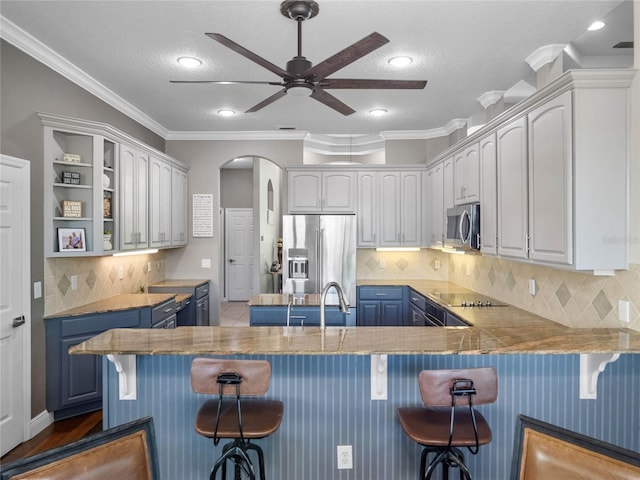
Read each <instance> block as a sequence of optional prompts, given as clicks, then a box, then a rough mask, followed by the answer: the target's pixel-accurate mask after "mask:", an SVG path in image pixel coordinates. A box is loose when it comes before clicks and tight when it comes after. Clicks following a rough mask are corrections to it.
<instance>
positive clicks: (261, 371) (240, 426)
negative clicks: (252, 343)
mask: <svg viewBox="0 0 640 480" xmlns="http://www.w3.org/2000/svg"><path fill="white" fill-rule="evenodd" d="M270 378H271V364H270V363H269V362H268V361H266V360H233V359H215V358H196V359H194V360H193V362H192V364H191V388H192V389H193V391H194V392H196V393H206V394H214V395H215V394H217V396H218V398H215V399H209V400H207V401H206V402H204V404H203V405H202V406H201V407H200V409H199V410H198V413H197V416H196V422H195V430H196V432H197V433H198V434H200V435H202V436H204V437H207V438H211V439H213V443H214V445H218V442H219V441H220V439H221V438H224V439H231V440H233V441H232V442H229V443H227V444H226V445H224V447H223V449H222V455H221V456H220V457H219V458H218V459H217V461H216V463H215V465H214V466H213V468H212V469H211V475H210V479H211V480H213V479H215V476H216V473H217V471H218V469H219V468H221V469H222V470H221V473H222V478H223V479H226V464H227V461H228V460H229V461H232V462H233V465H234V469H235V478H236V479H240V478H242V477H241V476H242V473H244V474H245V475H246V476H247V477H248V478H250V479H252V480H253V479H255V478H256V474H255V469H254V467H253V462H252V461H251V459H250V458H249V451H250V450H253V451H255V452H256V454H257V457H258V465H259V472H260V477H259V478H260V479H261V480H264V479H265V468H264V454H263V452H262V449H261V448H260V447H259V446H258V445H256V444H255V443H251V440H256V439H260V438H264V437H267V436H269V435H271V434H272V433H274V432H275V431H276V430H278V428H279V427H280V423H281V422H282V415H283V412H284V405H283V403H282V402H280V401H278V400H270V399H260V398H255V397H256V396H258V395H264V394H265V393H266V392H267V390H268V389H269V381H270ZM247 397H250V398H247Z"/></svg>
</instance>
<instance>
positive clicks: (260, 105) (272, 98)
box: [244, 88, 287, 113]
mask: <svg viewBox="0 0 640 480" xmlns="http://www.w3.org/2000/svg"><path fill="white" fill-rule="evenodd" d="M286 94H287V91H286V90H285V89H284V88H283V89H282V90H280V91H279V92H278V93H274V94H273V95H271V96H270V97H269V98H266V99H264V100H263V101H261V102H260V103H258V104H257V105H254V106H253V107H251V108H250V109H249V110H247V111H246V112H244V113H253V112H257V111H258V110H260V109H261V108H264V107H266V106H267V105H269V104H270V103H273V102H275V101H276V100H278V99H279V98H281V97H284V96H285V95H286Z"/></svg>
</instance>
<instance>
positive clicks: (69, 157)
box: [62, 153, 82, 163]
mask: <svg viewBox="0 0 640 480" xmlns="http://www.w3.org/2000/svg"><path fill="white" fill-rule="evenodd" d="M81 160H82V157H80V155H79V154H77V153H63V154H62V161H63V162H72V163H80V161H81Z"/></svg>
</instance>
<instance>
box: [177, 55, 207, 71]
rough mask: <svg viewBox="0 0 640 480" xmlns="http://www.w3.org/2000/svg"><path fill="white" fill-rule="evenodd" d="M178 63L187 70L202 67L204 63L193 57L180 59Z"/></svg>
mask: <svg viewBox="0 0 640 480" xmlns="http://www.w3.org/2000/svg"><path fill="white" fill-rule="evenodd" d="M178 63H179V64H180V65H182V66H183V67H187V68H196V67H199V66H200V65H202V61H201V60H198V59H197V58H193V57H180V58H179V59H178Z"/></svg>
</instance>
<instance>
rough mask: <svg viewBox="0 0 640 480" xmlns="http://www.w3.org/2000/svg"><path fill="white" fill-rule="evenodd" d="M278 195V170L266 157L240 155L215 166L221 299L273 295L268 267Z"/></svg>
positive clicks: (277, 225) (274, 250) (274, 253)
mask: <svg viewBox="0 0 640 480" xmlns="http://www.w3.org/2000/svg"><path fill="white" fill-rule="evenodd" d="M281 192H282V169H281V168H280V167H279V166H278V165H276V164H275V163H273V162H272V161H270V160H269V159H267V158H264V157H259V156H251V155H248V156H242V157H238V158H234V159H232V160H229V161H228V162H227V163H225V164H224V165H223V166H222V167H220V207H221V216H222V218H221V222H220V225H221V226H222V227H223V228H222V229H221V232H220V235H221V236H220V246H221V258H222V262H221V272H220V275H221V278H220V285H224V295H221V300H222V301H242V302H246V301H248V300H249V299H250V298H251V296H252V295H254V294H257V293H273V292H275V291H279V285H277V284H276V283H275V282H273V275H272V274H271V269H272V267H273V262H274V261H275V262H277V260H278V239H279V237H280V236H281V231H282V227H281V219H282V210H281V205H282V199H281V196H282V194H281ZM238 255H239V256H240V257H238Z"/></svg>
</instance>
